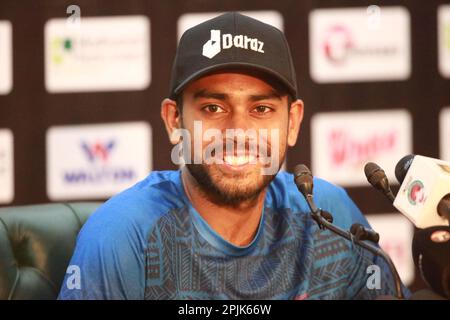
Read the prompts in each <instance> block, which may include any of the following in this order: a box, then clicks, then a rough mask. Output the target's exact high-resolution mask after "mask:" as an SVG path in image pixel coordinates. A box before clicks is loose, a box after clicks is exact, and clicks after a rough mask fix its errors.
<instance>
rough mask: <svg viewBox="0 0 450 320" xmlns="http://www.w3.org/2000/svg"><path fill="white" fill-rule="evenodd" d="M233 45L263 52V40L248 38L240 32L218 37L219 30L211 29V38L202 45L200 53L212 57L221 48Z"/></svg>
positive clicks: (228, 47) (224, 48)
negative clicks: (234, 34)
mask: <svg viewBox="0 0 450 320" xmlns="http://www.w3.org/2000/svg"><path fill="white" fill-rule="evenodd" d="M221 38H222V39H221ZM233 46H234V47H236V48H242V49H245V50H252V51H255V52H259V53H264V50H263V47H264V42H262V41H259V40H258V39H257V38H250V37H247V36H244V35H242V34H240V35H236V36H233V35H232V34H230V33H225V34H223V35H222V37H220V30H211V39H209V40H208V41H207V42H206V43H205V44H204V45H203V51H202V55H204V56H205V57H207V58H209V59H212V58H213V57H215V56H216V55H217V54H218V53H219V52H220V51H222V49H223V50H226V49H230V48H231V47H233Z"/></svg>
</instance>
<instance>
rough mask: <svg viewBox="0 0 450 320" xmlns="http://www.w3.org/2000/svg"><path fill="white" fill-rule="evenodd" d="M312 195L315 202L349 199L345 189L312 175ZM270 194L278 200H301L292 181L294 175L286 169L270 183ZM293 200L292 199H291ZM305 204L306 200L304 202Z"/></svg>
mask: <svg viewBox="0 0 450 320" xmlns="http://www.w3.org/2000/svg"><path fill="white" fill-rule="evenodd" d="M313 182H314V187H313V195H314V199H315V201H316V202H321V203H322V202H324V200H326V199H331V200H332V201H333V202H334V200H337V199H344V200H350V199H349V198H348V195H347V193H346V192H345V190H344V189H343V188H342V187H340V186H337V185H335V184H333V183H331V182H328V181H326V180H324V179H321V178H318V177H314V179H313ZM270 191H271V194H272V195H275V197H276V198H277V200H278V201H280V200H281V201H283V200H284V201H289V200H290V202H293V203H295V202H297V201H295V200H297V199H300V200H301V202H303V200H304V199H303V196H302V194H301V193H300V191H299V190H298V189H297V186H296V185H295V182H294V175H293V174H292V173H289V172H286V171H280V172H279V173H278V174H277V175H276V177H275V179H274V180H273V181H272V183H271V185H270ZM292 200H294V201H292ZM305 204H306V202H305Z"/></svg>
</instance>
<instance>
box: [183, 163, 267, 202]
mask: <svg viewBox="0 0 450 320" xmlns="http://www.w3.org/2000/svg"><path fill="white" fill-rule="evenodd" d="M186 167H187V168H188V170H189V172H190V173H191V175H192V176H193V177H194V178H195V179H196V181H197V183H198V185H199V187H200V188H201V189H202V191H203V193H205V195H206V196H207V197H208V198H209V199H210V200H211V201H213V202H215V203H216V204H220V205H225V206H238V205H239V204H241V203H243V202H248V201H252V200H255V199H256V198H257V197H258V196H259V195H260V194H261V192H263V191H264V189H265V188H266V187H267V186H268V185H269V184H270V182H271V181H272V180H273V179H274V177H275V175H271V176H269V175H261V168H259V166H255V165H249V166H248V167H247V168H245V169H247V170H244V168H238V169H236V168H233V167H231V168H230V167H229V166H227V165H209V166H208V165H186Z"/></svg>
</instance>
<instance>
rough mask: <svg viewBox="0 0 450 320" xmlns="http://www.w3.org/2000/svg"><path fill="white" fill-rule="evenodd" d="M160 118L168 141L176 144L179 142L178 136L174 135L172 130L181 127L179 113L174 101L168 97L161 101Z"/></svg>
mask: <svg viewBox="0 0 450 320" xmlns="http://www.w3.org/2000/svg"><path fill="white" fill-rule="evenodd" d="M161 118H162V119H163V121H164V125H165V126H166V130H167V134H168V135H169V139H170V142H171V143H172V144H174V145H175V144H177V143H178V142H179V136H178V135H174V132H175V131H176V130H177V129H180V128H181V114H180V111H179V110H178V108H177V103H176V102H175V101H173V100H171V99H168V98H166V99H164V100H163V101H162V103H161Z"/></svg>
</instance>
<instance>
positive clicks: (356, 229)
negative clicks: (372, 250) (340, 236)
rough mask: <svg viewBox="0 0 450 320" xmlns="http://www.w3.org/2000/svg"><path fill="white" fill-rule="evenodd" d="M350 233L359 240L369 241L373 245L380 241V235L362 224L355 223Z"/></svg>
mask: <svg viewBox="0 0 450 320" xmlns="http://www.w3.org/2000/svg"><path fill="white" fill-rule="evenodd" d="M350 232H351V234H353V235H354V236H355V238H356V239H358V240H368V241H371V242H373V243H378V242H379V241H380V235H379V234H378V232H375V231H374V230H371V229H367V228H366V227H364V226H363V225H362V224H360V223H354V224H352V226H351V227H350Z"/></svg>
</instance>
